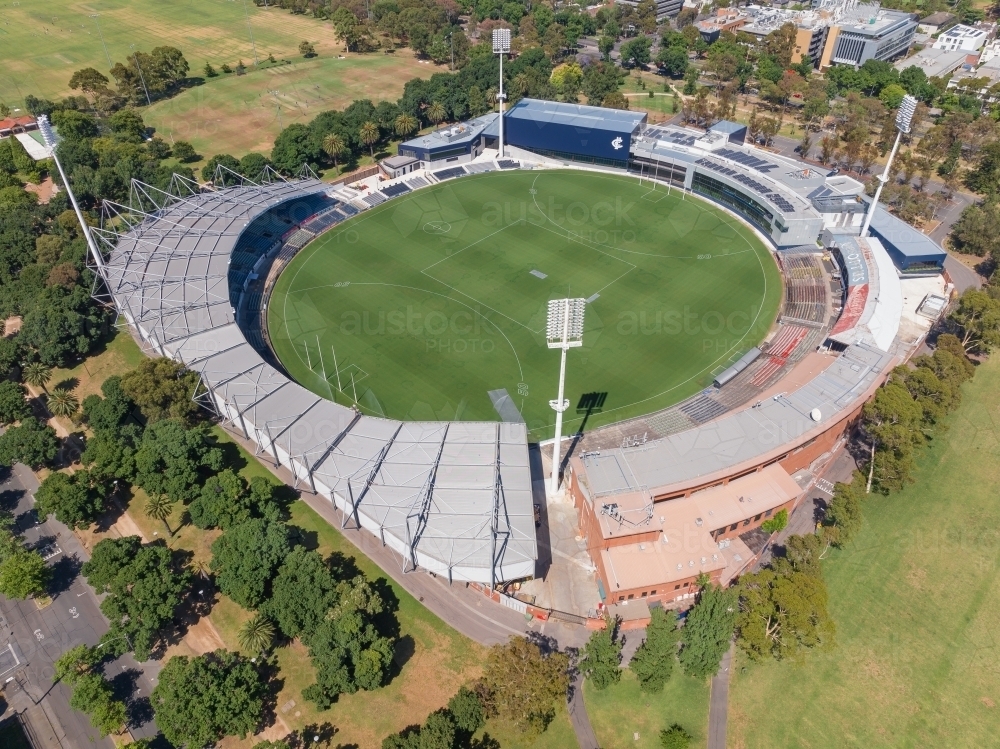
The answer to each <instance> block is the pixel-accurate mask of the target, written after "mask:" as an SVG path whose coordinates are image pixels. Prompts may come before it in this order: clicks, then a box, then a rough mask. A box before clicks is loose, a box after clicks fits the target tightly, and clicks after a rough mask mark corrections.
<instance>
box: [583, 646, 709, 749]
mask: <svg viewBox="0 0 1000 749" xmlns="http://www.w3.org/2000/svg"><path fill="white" fill-rule="evenodd" d="M583 696H584V700H585V702H586V704H587V715H588V717H589V718H590V724H591V725H592V726H593V727H594V733H596V734H597V740H598V742H599V743H600V745H601V747H602V749H625V748H626V747H631V748H632V749H658V747H660V746H661V745H660V731H662V730H663V729H665V728H669V727H670V726H671V725H673V724H674V723H678V724H680V725H681V726H683V727H684V729H685V730H686V731H687V732H688V733H689V734H691V738H692V742H691V748H690V749H700V748H701V747H704V746H705V742H706V741H707V740H708V697H709V683H708V681H707V680H705V679H701V680H699V679H693V678H691V677H690V676H685V675H684V673H683V672H682V671H681V669H680V666H678V665H676V664H675V666H674V673H673V675H672V676H671V677H670V681H668V682H667V685H666V687H664V689H663V691H662V692H660V693H659V694H650V693H648V692H643V691H642V690H641V689H639V682H638V681H637V680H636V678H635V676H633V675H632V672H631V671H628V670H626V671H625V672H624V673H622V680H621V681H620V682H619V683H618V684H616V685H615V686H612V687H608V688H607V689H605V690H603V691H600V690H597V689H594V687H593V685H592V682H591V681H590V680H587V681H586V682H585V684H584V689H583ZM637 733H638V734H639V738H638V739H636V738H635V734H637Z"/></svg>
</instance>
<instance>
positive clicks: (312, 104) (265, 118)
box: [142, 11, 446, 167]
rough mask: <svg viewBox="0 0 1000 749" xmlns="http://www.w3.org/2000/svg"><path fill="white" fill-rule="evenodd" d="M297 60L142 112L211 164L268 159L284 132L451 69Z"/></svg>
mask: <svg viewBox="0 0 1000 749" xmlns="http://www.w3.org/2000/svg"><path fill="white" fill-rule="evenodd" d="M270 12H272V13H278V12H280V13H282V14H283V15H282V21H283V20H284V17H285V16H287V15H288V14H287V13H285V12H284V11H270ZM313 23H314V24H315V23H317V22H315V21H314V22H313ZM324 33H325V34H329V32H327V31H325V30H324ZM338 47H339V45H338ZM291 59H292V60H293V61H294V64H292V65H278V66H275V67H266V68H264V69H262V70H257V71H251V72H248V73H247V74H246V75H244V76H240V77H237V76H235V75H229V76H218V77H216V78H209V79H207V80H206V82H205V84H204V85H202V86H196V87H194V88H191V89H188V90H187V91H183V92H181V93H180V94H178V95H177V96H175V97H173V98H172V99H167V100H164V101H158V102H154V104H153V106H152V107H145V108H143V109H142V116H143V118H144V119H145V121H146V124H147V125H150V126H152V127H155V128H156V130H157V133H159V135H160V136H161V137H162V138H163V139H164V140H166V141H167V142H171V141H173V140H186V141H189V142H190V143H191V144H192V145H193V146H194V147H195V150H196V151H197V152H198V153H199V154H201V155H202V156H203V157H204V158H205V159H208V158H211V157H212V156H214V155H215V154H218V153H229V154H232V155H234V156H236V157H237V158H240V157H241V156H243V155H245V154H247V153H249V152H250V151H257V152H260V153H264V154H269V153H270V152H271V147H272V145H273V144H274V139H275V138H276V137H277V135H278V133H279V132H281V128H282V127H288V126H289V125H290V124H292V123H294V122H300V123H303V124H305V123H308V122H309V121H310V120H312V119H313V118H314V117H316V115H318V114H319V113H320V112H326V111H328V110H331V109H343V108H344V107H346V106H347V105H349V104H350V103H351V102H353V101H354V100H355V99H371V100H372V101H373V102H375V103H378V102H379V101H382V100H390V101H396V99H398V98H399V97H400V95H401V94H402V93H403V85H404V84H405V83H406V82H407V81H408V80H410V79H412V78H417V77H422V78H426V77H429V76H430V75H432V74H434V73H437V72H440V71H442V70H445V69H446V68H439V67H437V66H435V65H426V64H423V63H421V62H419V61H418V60H417V59H416V58H415V57H414V56H413V52H412V51H410V50H409V49H401V50H399V51H398V52H396V53H395V54H393V55H385V54H382V53H372V54H368V55H357V54H353V53H352V54H351V55H349V56H348V57H346V58H345V59H343V60H341V59H338V58H337V57H336V55H335V53H334V51H333V50H332V49H331V50H330V52H329V53H327V54H320V56H319V57H317V58H314V59H312V60H304V59H303V58H302V57H294V58H291ZM191 166H195V167H197V163H195V164H192V165H191Z"/></svg>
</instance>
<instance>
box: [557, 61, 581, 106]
mask: <svg viewBox="0 0 1000 749" xmlns="http://www.w3.org/2000/svg"><path fill="white" fill-rule="evenodd" d="M549 81H550V82H551V83H552V85H553V86H555V87H556V88H557V89H558V90H559V95H560V97H561V98H562V99H563V101H571V102H575V101H576V100H577V95H578V94H579V92H580V86H581V84H582V83H583V69H582V68H581V67H580V66H579V65H578V64H577V63H575V62H564V63H563V64H562V65H559V66H558V67H556V68H554V69H553V70H552V75H551V76H549Z"/></svg>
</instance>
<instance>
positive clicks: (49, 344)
mask: <svg viewBox="0 0 1000 749" xmlns="http://www.w3.org/2000/svg"><path fill="white" fill-rule="evenodd" d="M103 330H104V313H103V312H102V311H101V310H100V309H99V308H98V307H96V306H94V305H93V304H92V300H91V298H90V291H89V289H85V288H84V287H82V286H76V287H74V288H72V289H65V288H63V287H62V286H48V287H46V288H45V289H43V290H42V291H41V292H39V293H38V294H37V295H36V297H35V303H34V305H33V306H32V307H31V308H30V309H29V310H28V311H27V312H26V313H25V315H24V324H23V325H22V326H21V332H20V333H18V339H19V340H20V342H21V343H22V344H24V345H25V346H26V347H27V348H30V349H33V350H34V353H35V355H36V356H37V357H38V360H39V361H40V362H41V363H43V364H45V365H48V366H56V367H65V366H67V365H68V364H69V363H70V362H72V361H75V360H77V359H79V357H82V356H83V355H84V354H86V353H87V352H88V351H90V348H91V346H93V344H94V343H95V342H96V341H97V340H98V339H99V338H100V337H101V336H102V335H103Z"/></svg>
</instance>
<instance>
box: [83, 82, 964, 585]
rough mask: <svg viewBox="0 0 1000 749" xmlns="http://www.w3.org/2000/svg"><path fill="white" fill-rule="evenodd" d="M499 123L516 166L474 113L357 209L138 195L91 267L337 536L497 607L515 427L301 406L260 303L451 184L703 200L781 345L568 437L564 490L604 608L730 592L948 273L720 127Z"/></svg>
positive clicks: (181, 194)
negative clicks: (490, 591) (497, 181)
mask: <svg viewBox="0 0 1000 749" xmlns="http://www.w3.org/2000/svg"><path fill="white" fill-rule="evenodd" d="M506 116H507V120H506V122H505V131H506V133H507V134H508V137H509V143H510V145H511V148H510V156H511V158H507V159H499V160H498V159H496V158H495V155H494V153H493V152H489V151H487V150H486V149H488V148H489V147H490V144H491V140H490V139H491V138H493V137H494V132H495V131H494V128H496V129H497V130H498V125H499V122H498V115H492V116H491V115H487V116H486V117H482V118H477V119H476V120H473V121H471V122H470V123H463V124H460V125H457V126H455V127H453V128H449V129H448V132H449V133H451V134H445V133H444V131H439V133H435V134H433V135H432V136H423V137H422V138H417V139H414V140H412V141H408V142H406V143H404V144H402V145H401V146H400V154H401V155H403V156H404V157H405V158H406V161H405V164H404V163H403V162H402V161H400V162H396V163H395V168H397V169H398V170H399V171H398V173H395V174H394V173H391V172H387V171H385V169H383V174H384V176H388V177H390V179H389V180H387V181H384V182H378V183H377V184H375V185H374V188H375V189H372V191H371V192H360V191H356V190H353V189H351V188H349V187H346V186H343V185H340V186H331V185H328V184H325V183H322V182H320V181H319V180H317V179H315V177H314V176H312V175H308V174H307V175H304V176H303V177H302V178H300V179H296V180H291V181H286V180H283V179H281V178H278V177H277V176H276V175H275V174H274V173H273V172H266V173H265V174H264V175H263V176H262V178H261V179H260V180H258V181H257V182H251V181H249V180H246V179H242V178H240V180H239V182H240V184H238V185H237V186H230V187H223V186H222V183H223V182H228V183H230V184H231V183H232V181H233V180H234V179H235V177H234V176H233V175H228V176H227V179H226V180H220V185H219V186H218V187H217V188H216V189H214V190H210V191H208V192H203V191H201V189H200V188H199V186H198V185H196V184H194V183H191V182H188V181H186V180H184V179H182V178H179V177H175V178H174V181H173V183H172V185H171V188H170V190H168V191H167V192H162V191H159V190H156V189H154V188H151V187H149V186H146V185H142V184H140V183H138V182H135V183H133V191H132V198H131V202H130V205H128V206H114V205H113V204H108V208H109V209H110V210H114V211H117V212H118V213H119V214H121V218H124V219H125V220H124V221H117V220H116V221H109V222H106V224H105V226H106V227H108V228H106V229H102V230H99V231H98V234H99V236H100V237H101V238H102V239H103V241H104V244H105V247H106V250H107V253H106V259H101V260H100V261H99V262H98V266H99V267H98V271H99V273H100V275H101V276H102V278H103V280H104V283H105V284H106V286H107V289H108V290H109V292H110V297H111V299H112V301H113V303H114V305H115V307H116V309H117V310H118V312H119V313H120V314H121V315H122V316H123V317H124V319H125V320H127V322H128V323H129V324H130V325H131V326H132V327H133V328H134V329H135V331H136V333H137V334H138V336H139V337H140V338H141V339H142V341H143V342H144V344H145V345H146V346H147V347H148V349H149V350H150V351H152V352H155V353H157V354H160V355H164V356H169V357H171V358H173V359H175V360H177V361H180V362H183V363H184V364H185V365H187V366H188V367H189V368H191V369H192V370H194V371H196V372H198V373H199V375H200V377H201V382H202V387H201V389H200V391H199V395H198V397H199V399H200V400H201V401H202V402H203V403H204V404H205V405H206V406H207V407H209V408H211V409H213V410H214V411H215V412H216V413H217V414H218V417H219V419H220V420H221V422H222V423H223V424H224V426H225V427H226V428H227V429H229V430H231V431H232V432H233V433H235V434H237V435H238V436H240V437H241V438H243V439H245V440H247V441H248V442H249V443H252V444H253V445H255V446H256V451H257V454H258V456H259V457H260V458H261V459H262V460H265V461H270V462H272V463H273V464H275V465H281V466H284V467H285V468H287V469H288V470H289V471H290V472H291V475H292V476H293V477H294V482H295V483H296V485H298V486H299V487H301V488H302V489H303V490H305V491H310V492H314V493H316V494H317V495H320V496H323V497H325V498H326V499H327V500H329V501H330V502H331V504H333V505H334V506H335V507H336V508H337V509H338V510H339V511H340V517H341V519H342V523H343V525H344V526H345V527H347V526H351V527H355V528H364V529H366V530H367V531H368V532H370V533H371V534H373V535H374V536H375V537H376V538H377V539H379V540H380V542H381V543H383V544H384V545H385V546H388V547H390V548H391V549H393V550H394V551H395V552H396V553H398V555H399V559H400V564H401V566H402V567H403V569H405V570H410V569H414V568H416V567H421V568H423V569H425V570H428V571H431V572H434V573H436V574H440V575H442V576H444V577H446V578H447V579H448V580H449V581H452V580H455V581H469V582H473V583H479V584H482V585H484V586H489V587H490V588H494V587H495V586H497V585H499V584H500V583H502V582H504V581H513V580H521V579H526V578H531V577H532V576H533V575H535V574H536V568H535V564H536V560H537V557H538V547H537V541H536V536H535V523H534V508H533V502H532V491H531V490H532V483H531V481H532V476H531V469H530V467H529V460H528V445H527V431H526V428H525V425H524V424H523V423H516V422H444V421H442V422H403V421H398V420H393V419H387V418H377V417H372V416H368V415H364V414H361V413H359V412H358V411H357V410H355V409H353V408H349V407H345V406H342V405H339V404H337V403H335V402H333V401H331V400H326V399H324V398H321V397H319V396H317V395H315V394H313V393H312V392H310V391H309V390H307V389H306V388H304V387H302V386H300V385H299V384H298V383H296V382H294V381H292V380H290V379H289V378H288V377H287V376H286V375H285V374H284V372H283V371H282V370H281V368H280V365H279V364H278V363H277V361H276V359H275V357H274V355H273V353H272V352H271V349H270V346H269V344H268V341H267V333H266V325H265V324H264V317H265V312H266V305H267V295H268V293H269V289H270V288H271V286H272V285H273V283H274V281H275V280H276V279H277V277H278V275H279V274H280V273H281V271H282V270H283V268H284V267H286V265H287V263H288V262H289V261H290V260H291V259H292V258H293V257H294V255H295V254H296V253H297V252H298V250H299V249H300V248H302V247H303V246H305V245H306V244H307V243H308V242H309V241H311V240H312V239H313V238H314V237H316V236H317V235H318V234H320V233H321V232H323V231H325V230H327V229H329V228H331V227H333V226H336V225H337V224H339V223H340V222H342V221H344V220H346V219H348V218H350V217H352V216H354V215H356V214H358V213H359V212H361V211H364V210H367V209H368V208H371V207H374V206H377V205H380V204H382V203H384V202H386V201H388V200H392V199H394V198H396V197H398V196H401V195H407V194H409V193H411V192H412V191H414V190H419V189H421V188H423V187H427V186H428V185H430V184H433V183H435V182H442V181H446V180H452V179H460V178H461V177H463V176H465V175H468V174H476V173H481V172H486V171H491V170H495V169H514V168H522V167H527V168H546V167H564V166H574V165H575V166H576V167H578V168H587V169H600V170H614V171H616V172H618V173H625V172H626V171H627V172H628V173H631V174H633V175H635V176H636V177H637V178H640V179H643V180H647V179H648V180H654V181H656V182H657V183H658V184H660V185H664V186H666V187H667V188H668V189H675V190H681V191H683V192H682V194H684V195H687V194H695V195H698V196H701V197H703V198H704V199H706V200H709V201H712V202H714V203H716V204H718V205H720V206H722V207H724V208H725V209H726V210H727V211H729V212H730V213H732V214H733V215H735V216H739V217H740V218H741V219H743V220H745V221H746V222H747V223H748V224H750V225H751V226H753V227H755V228H756V230H757V231H758V233H759V234H760V235H761V236H762V237H765V238H767V240H769V241H770V242H771V244H772V246H773V248H774V251H775V253H774V254H775V258H776V260H777V262H778V264H779V266H780V267H781V269H782V273H783V276H784V279H785V285H784V302H783V306H782V310H781V314H780V316H779V319H778V321H777V324H776V326H775V328H774V329H773V330H772V333H771V334H770V335H769V336H768V339H767V340H766V341H764V342H763V343H761V345H760V347H759V348H757V349H753V350H751V352H749V353H746V354H745V355H743V356H741V357H740V358H739V360H738V361H732V362H727V363H726V364H725V365H723V366H722V367H720V371H719V372H715V373H713V374H715V384H714V385H713V386H712V387H710V388H707V389H706V390H704V391H702V392H701V393H699V394H698V395H696V396H694V397H693V398H690V399H688V400H687V401H684V402H683V403H680V404H677V405H676V406H673V407H671V408H669V409H666V410H664V411H660V412H657V413H654V414H649V415H647V416H644V417H640V418H636V419H632V420H629V421H626V422H620V423H618V424H614V425H611V426H608V427H603V428H601V429H598V430H595V431H593V432H589V433H586V434H583V435H582V436H580V437H579V439H578V442H577V444H576V446H575V449H574V450H573V451H572V454H571V455H570V457H569V458H568V462H567V465H566V470H565V472H564V486H565V488H566V491H567V492H568V494H569V496H570V497H572V500H573V502H574V504H575V506H576V508H577V509H578V511H579V514H580V528H581V531H582V533H583V536H584V537H585V539H586V544H587V549H588V551H589V553H590V555H591V558H592V560H593V563H594V566H595V567H596V570H597V578H598V581H599V592H600V597H601V599H602V601H603V602H605V603H608V604H612V603H614V604H617V603H627V602H628V601H629V600H634V599H639V600H641V599H651V600H658V601H662V602H666V603H672V602H676V601H683V600H685V599H686V598H688V597H690V596H692V595H693V593H694V583H695V581H696V580H697V579H698V578H699V576H701V575H708V577H709V578H710V579H712V580H715V581H718V582H719V583H720V584H726V583H728V582H729V581H731V580H733V579H734V578H735V577H736V576H738V575H739V574H740V573H741V572H742V571H744V570H745V569H746V568H747V567H748V565H750V564H752V563H753V561H754V560H755V559H756V558H757V556H758V554H759V553H760V552H761V550H762V549H763V548H764V546H765V545H766V543H767V542H768V534H766V533H764V532H763V531H762V530H761V529H760V526H761V524H762V523H764V522H765V521H766V520H767V519H769V518H771V517H773V516H774V515H775V514H776V513H778V512H780V511H781V510H782V509H786V510H790V509H792V508H794V507H795V506H796V504H797V503H798V502H800V501H801V500H802V496H803V495H802V492H803V490H804V489H805V488H806V487H807V486H808V481H809V476H811V475H812V474H811V473H810V471H811V469H812V468H813V467H814V466H815V465H816V464H817V462H818V461H819V462H821V461H822V460H823V459H824V456H828V455H829V454H830V453H831V452H832V451H833V450H834V449H835V448H836V446H837V444H838V443H839V442H840V441H841V440H843V439H844V435H845V434H846V433H847V431H848V430H849V429H850V428H851V426H852V425H853V424H854V423H855V421H856V419H857V418H858V416H859V414H860V411H861V408H862V406H863V404H864V403H865V401H866V400H867V399H868V398H869V397H870V396H871V395H872V393H874V391H875V389H876V388H878V387H879V386H880V385H881V384H882V382H883V381H884V380H885V378H886V377H887V376H888V373H889V372H890V371H891V369H892V368H893V367H894V366H895V365H897V364H898V363H900V362H901V361H904V360H905V358H906V357H907V356H908V355H910V353H912V351H913V350H914V347H915V345H916V344H917V343H918V342H919V341H920V340H921V339H922V336H923V335H924V334H925V333H926V330H927V328H928V327H929V324H930V323H929V321H927V320H926V319H924V320H921V319H920V318H919V315H917V314H916V309H917V306H918V304H919V303H920V301H921V299H922V298H923V296H924V295H925V291H924V290H927V291H928V292H930V291H933V292H934V293H944V282H943V281H942V280H941V278H940V273H941V269H942V264H943V259H944V256H945V254H944V252H943V250H941V249H940V248H939V247H937V246H936V245H934V243H933V242H932V241H931V240H930V239H929V238H927V237H926V236H924V235H922V234H920V233H919V232H916V231H915V230H913V229H912V228H911V227H909V226H908V225H906V224H905V223H904V222H902V221H900V220H898V219H896V218H895V217H894V216H892V215H891V214H888V213H886V212H884V211H882V210H881V209H879V210H878V211H876V214H875V220H874V221H873V223H872V236H871V237H868V238H861V237H859V236H858V235H859V232H860V226H861V222H862V219H863V216H864V212H865V210H866V208H867V203H866V198H865V196H864V195H863V186H862V185H861V184H860V183H859V182H857V181H856V180H853V179H851V178H849V177H846V176H843V175H838V174H836V173H833V172H827V171H826V170H823V169H816V168H815V167H813V166H811V165H806V164H803V163H801V162H797V161H794V160H792V159H788V158H785V157H781V156H777V155H775V154H772V153H770V152H765V151H762V150H760V149H757V148H755V147H754V146H753V145H751V144H746V143H744V142H743V139H744V137H745V129H744V128H742V126H738V125H735V124H734V123H726V122H723V123H719V124H718V125H716V126H715V127H713V128H711V129H710V130H709V131H707V132H702V131H696V130H692V129H687V128H682V127H676V126H671V125H655V126H653V125H648V124H647V123H646V121H645V115H643V114H641V113H640V114H636V113H632V112H620V111H615V110H608V109H602V108H594V107H581V106H577V105H566V104H558V103H552V102H539V101H534V100H522V101H521V102H518V104H517V105H516V106H515V107H513V108H512V109H511V110H510V112H509V113H508V114H507V115H506ZM404 150H405V151H406V153H404ZM459 151H460V152H459ZM404 169H405V171H404ZM221 170H222V168H221V167H220V176H221ZM113 218H114V217H113ZM741 353H742V352H741Z"/></svg>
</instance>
